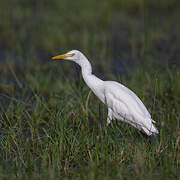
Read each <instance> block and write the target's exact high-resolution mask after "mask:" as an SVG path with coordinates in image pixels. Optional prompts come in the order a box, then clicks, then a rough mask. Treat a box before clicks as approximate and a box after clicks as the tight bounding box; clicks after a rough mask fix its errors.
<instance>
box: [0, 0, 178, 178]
mask: <svg viewBox="0 0 180 180" xmlns="http://www.w3.org/2000/svg"><path fill="white" fill-rule="evenodd" d="M0 3H1V6H0V13H1V22H0V26H1V36H0V47H1V49H0V52H1V53H0V59H1V61H0V73H1V76H0V102H1V103H0V179H59V178H61V179H63V178H64V179H163V180H164V179H179V178H180V173H179V172H180V111H179V110H180V98H179V97H180V66H179V64H180V63H179V62H180V60H179V58H180V55H179V54H180V49H179V47H180V46H179V45H180V35H179V31H178V30H179V23H178V17H179V11H178V6H177V3H176V1H171V2H170V1H159V3H157V4H155V3H153V2H152V3H147V4H144V2H143V1H138V0H133V1H132V2H129V1H115V0H113V1H111V3H110V1H103V3H99V2H96V1H93V0H92V1H88V2H87V3H85V2H84V1H79V2H77V3H74V4H70V3H69V2H68V1H61V3H60V2H58V1H53V3H49V2H48V1H44V2H43V3H42V2H36V1H33V0H31V1H27V2H21V1H18V2H14V3H13V2H12V3H8V2H6V1H4V2H3V1H1V2H0ZM146 5H147V7H148V8H147V7H146ZM71 49H80V50H82V51H83V52H84V53H85V54H86V55H87V56H88V57H89V59H90V61H91V63H92V65H93V70H94V72H95V74H97V75H98V76H99V77H101V78H103V79H112V80H116V81H121V82H122V83H123V84H124V85H126V86H127V87H129V88H131V89H132V90H133V91H134V92H135V93H136V94H137V95H138V96H139V97H140V98H141V99H142V101H143V102H144V104H145V105H146V106H147V108H148V109H149V111H150V112H151V114H152V117H153V119H155V120H156V122H157V123H156V126H157V127H158V129H159V131H160V139H159V141H157V140H154V141H150V140H149V139H148V138H147V137H146V136H144V135H143V134H142V133H140V132H139V131H137V130H136V129H134V128H133V127H131V126H129V125H127V124H124V123H121V122H116V121H114V122H113V123H112V124H111V126H110V127H108V128H107V127H106V126H105V125H104V124H105V122H106V114H107V112H106V107H105V106H104V105H103V104H102V103H101V102H100V101H99V100H98V99H97V98H96V97H95V96H94V95H93V94H90V98H89V99H88V94H89V92H90V91H89V89H88V88H87V86H86V85H85V83H84V82H83V80H82V78H81V76H80V74H79V70H78V68H77V66H75V65H73V64H70V63H67V62H53V61H51V59H50V57H51V56H52V55H56V54H57V53H60V52H62V53H64V52H65V51H68V50H71ZM119 60H120V61H119ZM120 63H122V64H120ZM121 65H122V66H123V67H124V69H123V70H122V69H121V68H117V67H119V66H121Z"/></svg>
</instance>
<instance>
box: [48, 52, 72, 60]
mask: <svg viewBox="0 0 180 180" xmlns="http://www.w3.org/2000/svg"><path fill="white" fill-rule="evenodd" d="M74 55H75V54H74V53H72V54H62V55H57V56H54V57H52V59H53V60H57V59H65V58H67V57H72V56H74Z"/></svg>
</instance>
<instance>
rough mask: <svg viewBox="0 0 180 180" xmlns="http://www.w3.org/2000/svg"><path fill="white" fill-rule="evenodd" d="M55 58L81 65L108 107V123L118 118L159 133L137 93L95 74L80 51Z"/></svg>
mask: <svg viewBox="0 0 180 180" xmlns="http://www.w3.org/2000/svg"><path fill="white" fill-rule="evenodd" d="M53 59H54V60H56V59H65V60H70V61H74V62H76V63H77V64H79V65H80V66H81V70H82V76H83V79H84V81H85V82H86V84H87V85H88V87H89V88H90V89H91V90H92V91H93V92H94V94H95V95H96V96H97V97H98V98H99V99H100V100H101V101H102V102H103V103H104V104H106V105H107V107H108V117H107V124H109V123H110V122H111V120H113V119H118V120H121V121H124V122H127V123H129V124H131V125H132V126H134V127H135V128H137V129H139V130H141V131H144V132H145V133H146V134H147V135H148V136H150V135H152V134H158V130H157V129H156V127H155V126H154V124H153V123H155V121H154V120H152V118H151V115H150V113H149V112H148V111H147V109H146V107H145V106H144V104H143V103H142V101H141V100H140V99H139V98H138V97H137V95H136V94H135V93H133V92H132V91H131V90H130V89H128V88H127V87H125V86H123V85H122V84H120V83H118V82H115V81H102V80H101V79H99V78H97V77H96V76H95V75H93V74H92V68H91V64H90V63H89V61H88V60H87V58H86V57H85V56H84V55H83V54H82V53H81V52H80V51H77V50H72V51H70V52H68V53H66V54H63V55H58V56H55V57H53Z"/></svg>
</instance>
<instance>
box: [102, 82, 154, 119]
mask: <svg viewBox="0 0 180 180" xmlns="http://www.w3.org/2000/svg"><path fill="white" fill-rule="evenodd" d="M105 86H106V87H105V93H106V94H107V95H106V96H107V97H106V98H111V100H112V101H114V102H119V103H121V105H122V104H124V106H125V107H126V108H127V109H128V112H129V114H131V115H133V114H132V113H133V112H134V113H138V114H139V115H141V116H142V117H144V118H149V119H151V115H150V113H149V112H148V111H147V109H146V107H145V106H144V104H143V103H142V102H141V100H140V99H139V98H138V97H137V96H136V94H135V93H133V92H132V91H131V90H130V89H128V88H127V87H125V86H123V85H122V84H120V83H117V82H114V81H106V83H105ZM117 106H118V104H117Z"/></svg>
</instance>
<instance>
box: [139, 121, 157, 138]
mask: <svg viewBox="0 0 180 180" xmlns="http://www.w3.org/2000/svg"><path fill="white" fill-rule="evenodd" d="M154 122H155V121H154V120H151V123H150V124H149V125H148V127H147V126H142V129H143V131H144V132H145V133H146V134H147V135H148V136H150V135H152V134H159V131H158V130H157V128H156V127H155V126H154V124H153V123H154Z"/></svg>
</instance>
